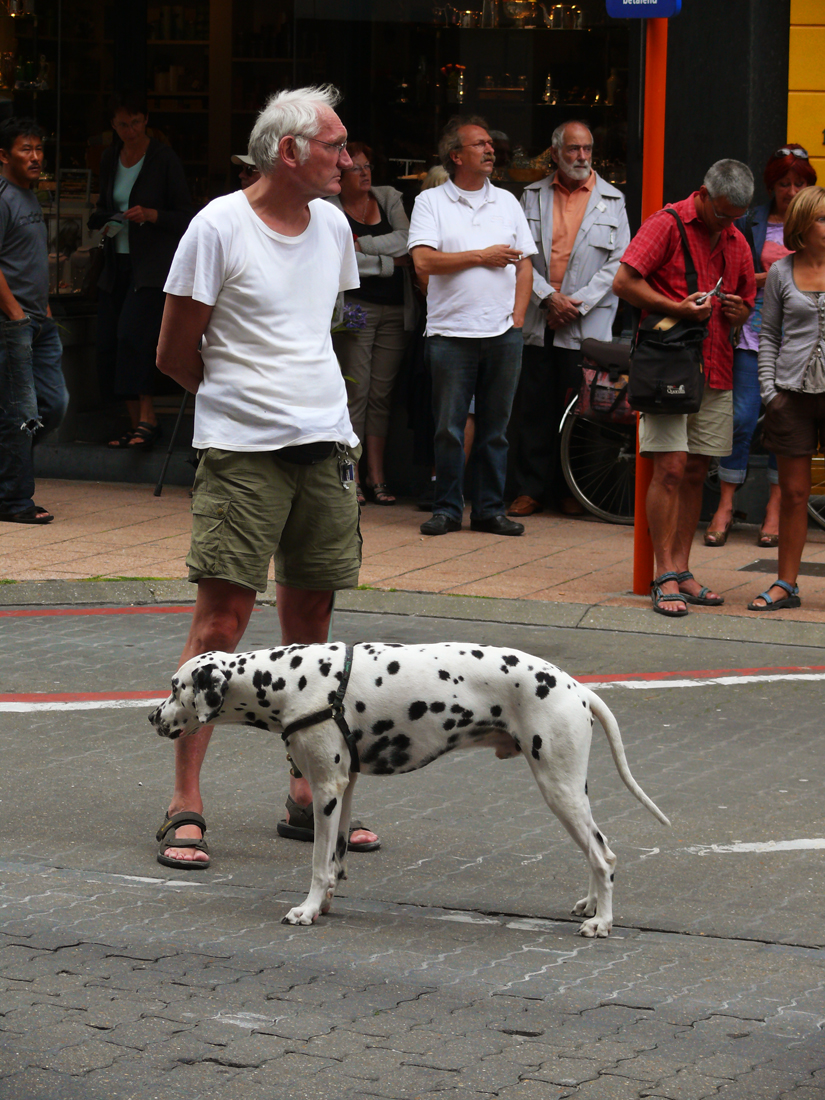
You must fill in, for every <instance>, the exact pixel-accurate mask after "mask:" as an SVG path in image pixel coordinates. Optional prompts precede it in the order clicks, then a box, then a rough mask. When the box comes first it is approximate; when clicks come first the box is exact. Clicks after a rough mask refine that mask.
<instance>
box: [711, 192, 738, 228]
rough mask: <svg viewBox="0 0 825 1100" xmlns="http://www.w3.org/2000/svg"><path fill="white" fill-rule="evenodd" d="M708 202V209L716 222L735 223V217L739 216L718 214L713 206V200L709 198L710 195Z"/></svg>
mask: <svg viewBox="0 0 825 1100" xmlns="http://www.w3.org/2000/svg"><path fill="white" fill-rule="evenodd" d="M708 202H709V203H710V208H711V210H712V211H713V216H714V218H716V220H717V221H718V222H735V221H736V219H737V217H738V216H739V215H738V214H720V213H719V211H718V210H717V209H716V207H715V206H714V205H713V199H712V198H711V197H710V195H708Z"/></svg>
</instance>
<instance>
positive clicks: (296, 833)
mask: <svg viewBox="0 0 825 1100" xmlns="http://www.w3.org/2000/svg"><path fill="white" fill-rule="evenodd" d="M286 812H287V813H288V814H289V821H279V822H278V824H277V826H276V828H277V830H278V836H283V837H286V838H287V840H307V841H311V840H312V841H314V840H315V817H314V815H313V810H312V803H311V802H310V804H309V805H308V806H299V805H298V803H297V802H296V801H295V800H294V799H292V798H290V796H289V795H287V796H286ZM359 829H366V825H362V824H361V822H360V821H350V823H349V835H350V842H349V845H348V850H349V851H350V852H376V851H377V850H378V849H379V848H380V847H381V841H380V840H361V841H359V842H358V843H357V844H353V843H352V839H351V838H352V834H353V833H355V832H357V831H358V830H359ZM370 832H372V830H370Z"/></svg>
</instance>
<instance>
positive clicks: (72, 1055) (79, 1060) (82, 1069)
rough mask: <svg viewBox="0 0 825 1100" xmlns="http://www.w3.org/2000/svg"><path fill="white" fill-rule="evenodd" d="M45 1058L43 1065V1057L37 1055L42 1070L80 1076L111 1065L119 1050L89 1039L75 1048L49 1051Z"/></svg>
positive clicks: (97, 1040)
mask: <svg viewBox="0 0 825 1100" xmlns="http://www.w3.org/2000/svg"><path fill="white" fill-rule="evenodd" d="M47 1057H48V1064H45V1065H44V1064H43V1062H42V1061H41V1059H42V1058H43V1055H42V1054H39V1055H38V1061H40V1064H41V1066H42V1067H43V1068H44V1069H53V1070H55V1071H56V1072H57V1073H71V1074H80V1073H88V1072H89V1070H93V1069H99V1068H100V1067H101V1066H110V1065H112V1063H113V1062H115V1061H116V1060H117V1059H118V1058H119V1057H120V1048H119V1047H116V1046H114V1044H112V1043H104V1042H101V1041H100V1040H99V1039H91V1040H89V1041H88V1042H85V1043H80V1044H78V1045H77V1046H71V1047H63V1048H62V1049H61V1050H58V1051H50V1052H49V1054H48V1055H47Z"/></svg>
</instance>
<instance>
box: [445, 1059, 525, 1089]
mask: <svg viewBox="0 0 825 1100" xmlns="http://www.w3.org/2000/svg"><path fill="white" fill-rule="evenodd" d="M523 1076H524V1074H523V1071H522V1069H521V1066H516V1065H514V1064H513V1063H512V1062H511V1061H509V1059H507V1058H503V1057H502V1056H501V1055H495V1054H494V1055H491V1056H490V1057H489V1058H482V1059H481V1061H480V1062H479V1061H475V1062H471V1063H470V1064H469V1065H466V1066H464V1067H463V1069H462V1070H461V1071H460V1072H459V1074H458V1082H459V1084H460V1085H461V1086H462V1087H464V1088H474V1089H478V1090H479V1092H498V1091H499V1090H500V1089H502V1088H504V1087H505V1086H507V1085H515V1084H516V1083H517V1082H518V1081H520V1080H521V1078H522V1077H523Z"/></svg>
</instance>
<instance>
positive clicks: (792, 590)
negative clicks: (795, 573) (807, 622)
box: [748, 580, 802, 611]
mask: <svg viewBox="0 0 825 1100" xmlns="http://www.w3.org/2000/svg"><path fill="white" fill-rule="evenodd" d="M771 588H782V589H784V591H785V592H787V593H788V595H787V596H785V597H783V598H782V599H780V600H774V599H772V598H771V597H770V596H769V595H768V593H769V592H770V590H771ZM756 599H757V600H764V601H765V603H764V605H761V606H760V605H759V604H758V603H757V602H756V600H751V602H750V603H749V604H748V611H781V610H782V609H783V608H786V607H801V606H802V600H800V598H799V585H798V584H788V582H787V581H780V580H775V581H774V582H773V584H772V585H771V586H770V588H768V589H767V591H765V592H760V593H759V595H758V596H757V597H756Z"/></svg>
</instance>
